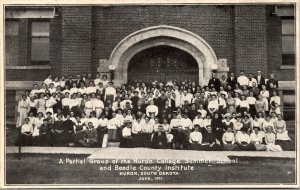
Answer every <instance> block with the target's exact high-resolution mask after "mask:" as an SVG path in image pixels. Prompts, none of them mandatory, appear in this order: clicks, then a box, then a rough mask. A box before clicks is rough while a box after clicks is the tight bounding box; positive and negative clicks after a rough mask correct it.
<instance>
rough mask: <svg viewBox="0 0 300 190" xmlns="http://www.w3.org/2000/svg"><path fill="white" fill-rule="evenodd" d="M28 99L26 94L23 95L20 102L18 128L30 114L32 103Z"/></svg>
mask: <svg viewBox="0 0 300 190" xmlns="http://www.w3.org/2000/svg"><path fill="white" fill-rule="evenodd" d="M26 99H27V97H26V95H22V99H21V100H20V101H19V103H18V120H17V125H16V126H17V128H19V127H21V126H22V125H23V124H24V123H25V119H26V118H27V116H28V112H29V108H30V105H29V102H28V101H27V100H26Z"/></svg>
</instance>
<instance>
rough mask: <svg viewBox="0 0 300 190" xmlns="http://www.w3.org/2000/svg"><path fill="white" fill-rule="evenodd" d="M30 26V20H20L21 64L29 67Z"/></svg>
mask: <svg viewBox="0 0 300 190" xmlns="http://www.w3.org/2000/svg"><path fill="white" fill-rule="evenodd" d="M28 36H29V25H28V19H20V20H19V47H18V49H19V55H18V56H19V59H18V61H19V64H18V65H28V55H29V54H28V47H29V41H28Z"/></svg>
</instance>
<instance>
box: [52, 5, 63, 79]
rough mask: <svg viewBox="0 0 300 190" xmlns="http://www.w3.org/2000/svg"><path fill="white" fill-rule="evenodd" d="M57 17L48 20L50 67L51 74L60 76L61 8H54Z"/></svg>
mask: <svg viewBox="0 0 300 190" xmlns="http://www.w3.org/2000/svg"><path fill="white" fill-rule="evenodd" d="M56 13H57V15H58V16H57V17H55V18H53V19H51V20H50V65H51V74H52V75H53V76H60V75H61V74H62V69H61V63H62V62H61V60H62V48H61V45H62V43H61V42H62V30H61V28H62V22H61V18H62V15H61V14H60V13H61V8H59V7H57V8H56Z"/></svg>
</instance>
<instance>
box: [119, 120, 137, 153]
mask: <svg viewBox="0 0 300 190" xmlns="http://www.w3.org/2000/svg"><path fill="white" fill-rule="evenodd" d="M124 125H125V126H124V128H123V130H122V137H121V139H120V148H133V147H134V140H133V138H132V132H131V125H132V123H131V121H130V120H125V121H124Z"/></svg>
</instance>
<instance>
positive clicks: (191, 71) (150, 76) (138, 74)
mask: <svg viewBox="0 0 300 190" xmlns="http://www.w3.org/2000/svg"><path fill="white" fill-rule="evenodd" d="M154 80H157V81H159V82H163V83H166V82H168V81H170V80H176V81H177V82H181V81H184V80H192V81H195V82H197V81H198V80H199V72H198V64H197V62H196V60H195V59H194V58H193V56H191V55H190V54H189V53H187V52H185V51H183V50H181V49H178V48H174V47H170V46H156V47H152V48H148V49H145V50H143V51H141V52H139V53H137V54H136V55H134V56H133V58H132V59H131V60H130V62H129V66H128V82H129V83H134V82H138V81H139V82H141V81H143V82H147V83H148V82H152V81H154Z"/></svg>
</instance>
